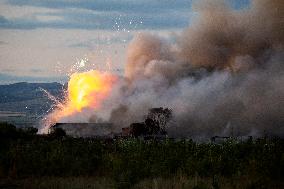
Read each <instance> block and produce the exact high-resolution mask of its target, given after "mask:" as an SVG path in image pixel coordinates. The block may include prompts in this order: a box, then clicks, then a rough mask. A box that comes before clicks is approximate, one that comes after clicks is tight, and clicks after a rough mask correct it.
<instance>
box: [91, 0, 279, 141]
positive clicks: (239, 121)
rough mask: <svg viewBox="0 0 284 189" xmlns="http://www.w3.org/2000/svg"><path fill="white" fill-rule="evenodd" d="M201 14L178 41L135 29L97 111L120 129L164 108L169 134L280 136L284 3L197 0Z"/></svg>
mask: <svg viewBox="0 0 284 189" xmlns="http://www.w3.org/2000/svg"><path fill="white" fill-rule="evenodd" d="M193 10H194V11H196V12H197V14H198V16H197V18H196V19H195V20H194V22H193V23H192V24H191V25H190V27H189V28H187V29H186V30H184V31H183V32H182V33H181V34H180V35H179V36H177V40H176V42H175V43H172V42H169V41H167V40H166V39H162V38H160V37H157V36H153V35H150V34H140V35H138V36H137V37H136V38H134V39H133V41H132V42H131V43H130V44H129V47H128V52H127V63H126V70H125V78H121V79H120V81H119V82H118V84H117V85H116V86H115V87H114V89H113V91H112V93H111V96H110V97H109V98H108V100H106V101H105V102H104V105H103V106H102V108H101V109H100V111H98V112H97V115H96V116H98V117H101V118H102V119H104V120H106V121H110V122H113V123H114V124H115V125H116V126H117V128H118V129H120V128H121V127H126V126H129V124H130V123H132V122H139V121H143V118H144V115H146V114H147V112H148V109H149V108H153V107H168V108H170V109H172V110H173V120H172V121H171V122H170V123H169V124H168V132H169V134H170V135H178V136H191V137H211V136H214V135H230V134H233V135H240V136H244V135H254V136H256V135H263V134H269V135H278V136H284V65H283V61H284V49H283V44H284V43H283V42H284V23H283V22H284V3H283V0H253V1H252V2H251V4H250V6H249V7H248V8H245V9H242V10H233V9H231V8H230V7H229V6H227V5H226V3H225V2H223V1H215V0H207V1H197V2H196V3H194V5H193Z"/></svg>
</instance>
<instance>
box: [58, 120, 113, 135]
mask: <svg viewBox="0 0 284 189" xmlns="http://www.w3.org/2000/svg"><path fill="white" fill-rule="evenodd" d="M53 128H61V129H63V130H64V131H65V132H66V134H67V135H69V136H72V137H108V136H109V137H112V136H111V135H112V133H113V132H112V130H113V124H112V123H56V124H55V125H54V126H53Z"/></svg>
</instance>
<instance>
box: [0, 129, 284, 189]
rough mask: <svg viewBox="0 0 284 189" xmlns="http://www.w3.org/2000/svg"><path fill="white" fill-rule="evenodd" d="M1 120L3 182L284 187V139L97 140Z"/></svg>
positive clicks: (4, 184)
mask: <svg viewBox="0 0 284 189" xmlns="http://www.w3.org/2000/svg"><path fill="white" fill-rule="evenodd" d="M35 133H36V130H35V129H32V128H29V129H25V130H19V129H16V128H15V127H13V126H12V125H9V124H0V178H1V182H0V188H1V186H2V188H5V187H7V188H9V187H10V188H11V187H15V188H17V187H21V188H195V189H197V188H216V189H217V188H251V189H253V188H283V187H284V183H283V180H284V177H283V173H284V140H283V139H279V138H267V137H264V138H259V139H250V140H246V141H237V140H234V139H229V140H227V141H224V142H223V143H219V144H216V143H211V142H208V143H196V142H194V141H192V140H171V139H166V140H162V141H158V140H147V141H143V140H139V139H116V140H98V139H93V138H88V139H83V138H71V137H67V136H64V132H62V131H56V132H55V133H52V134H50V135H48V136H40V135H36V134H35Z"/></svg>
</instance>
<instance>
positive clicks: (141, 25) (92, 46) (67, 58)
mask: <svg viewBox="0 0 284 189" xmlns="http://www.w3.org/2000/svg"><path fill="white" fill-rule="evenodd" d="M192 2H193V1H192V0H180V1H168V2H159V1H146V2H144V1H135V2H131V3H130V2H128V1H116V0H113V1H108V2H104V1H97V2H93V1H82V2H80V3H78V2H76V1H65V0H62V1H58V2H56V1H48V2H44V1H40V2H39V1H33V0H23V1H20V0H6V1H1V2H0V34H1V35H0V49H1V54H0V62H1V64H0V70H1V71H0V84H5V83H17V82H22V81H24V82H25V81H26V82H37V83H38V82H54V81H56V82H62V81H63V82H64V81H66V80H67V79H68V75H70V73H72V72H71V71H70V70H72V69H73V68H74V66H76V65H78V64H79V63H80V61H82V60H84V59H85V60H87V61H86V65H85V67H84V70H85V71H86V70H90V69H98V70H104V69H108V68H107V66H106V64H110V65H111V67H112V68H111V69H110V71H111V72H114V73H116V74H118V75H121V74H123V72H124V71H123V68H124V65H125V62H126V57H125V56H126V55H125V54H126V50H127V46H128V43H129V42H130V41H131V40H132V39H133V37H134V36H136V35H137V34H139V33H144V32H147V33H152V34H155V35H158V36H161V37H163V38H165V39H167V40H174V39H173V38H174V35H175V34H179V33H180V32H181V30H183V29H184V28H186V27H190V24H191V23H192V22H193V21H194V19H195V17H196V12H195V11H194V10H192ZM226 3H228V4H229V5H230V6H231V7H233V8H234V9H244V8H247V7H249V5H250V0H242V1H234V0H226ZM11 49H12V50H11Z"/></svg>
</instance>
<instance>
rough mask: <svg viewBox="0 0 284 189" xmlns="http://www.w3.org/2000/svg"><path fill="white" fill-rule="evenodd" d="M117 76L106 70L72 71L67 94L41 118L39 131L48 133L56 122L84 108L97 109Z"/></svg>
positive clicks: (108, 93)
mask: <svg viewBox="0 0 284 189" xmlns="http://www.w3.org/2000/svg"><path fill="white" fill-rule="evenodd" d="M117 79H118V78H117V76H116V75H114V74H111V73H109V72H106V71H98V70H90V71H87V72H82V73H78V72H77V73H73V74H72V75H71V76H70V80H69V82H68V90H67V95H66V97H65V100H64V102H63V103H60V102H59V101H58V103H57V105H56V109H55V110H54V111H52V112H51V113H50V114H48V115H47V116H46V117H45V118H44V120H43V125H44V127H43V129H41V131H40V133H48V129H49V128H50V127H51V126H52V125H54V124H55V123H56V122H58V121H60V120H62V119H63V118H66V117H68V116H71V115H73V114H76V113H78V112H81V111H82V110H83V109H84V108H87V109H91V110H92V109H93V110H99V108H100V107H101V105H102V103H103V102H104V100H106V99H107V97H109V95H110V94H111V91H112V88H113V86H114V84H115V83H116V81H117Z"/></svg>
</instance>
